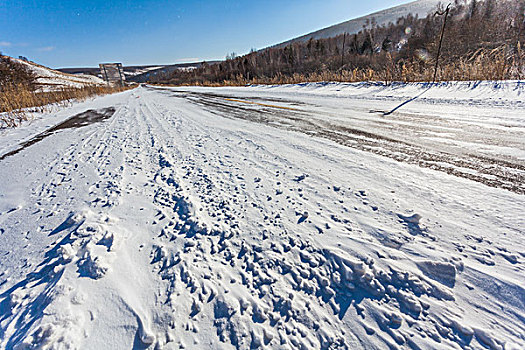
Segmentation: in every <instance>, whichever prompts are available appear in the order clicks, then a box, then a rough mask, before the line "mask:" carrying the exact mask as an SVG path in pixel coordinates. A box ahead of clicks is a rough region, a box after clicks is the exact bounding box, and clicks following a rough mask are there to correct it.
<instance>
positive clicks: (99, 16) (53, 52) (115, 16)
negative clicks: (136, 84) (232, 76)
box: [0, 0, 409, 68]
mask: <svg viewBox="0 0 525 350" xmlns="http://www.w3.org/2000/svg"><path fill="white" fill-rule="evenodd" d="M406 2H409V0H346V1H345V0H258V1H242V0H221V1H219V0H217V1H215V0H197V1H190V0H187V1H184V0H171V1H169V0H155V1H154V0H114V1H110V0H91V1H84V0H61V1H59V0H0V50H1V51H2V52H3V53H5V54H8V55H11V56H15V57H18V56H19V55H22V56H26V57H28V58H29V59H31V60H33V61H35V62H38V63H41V64H44V65H47V66H50V67H53V68H59V67H92V66H97V65H98V63H99V62H123V63H124V65H143V64H169V63H180V62H188V61H190V62H194V61H202V60H213V59H224V57H225V56H226V54H228V53H231V52H236V53H237V54H244V53H247V52H248V51H249V50H250V49H251V48H256V49H260V48H264V47H267V46H270V45H273V44H277V43H280V42H282V41H285V40H287V39H291V38H294V37H297V36H300V35H302V34H306V33H309V32H312V31H314V30H317V29H321V28H324V27H327V26H330V25H333V24H337V23H340V22H343V21H346V20H349V19H352V18H355V17H359V16H362V15H365V14H368V13H371V12H374V11H377V10H381V9H384V8H388V7H392V6H395V5H399V4H402V3H406Z"/></svg>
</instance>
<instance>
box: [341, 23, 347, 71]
mask: <svg viewBox="0 0 525 350" xmlns="http://www.w3.org/2000/svg"><path fill="white" fill-rule="evenodd" d="M345 44H346V32H344V34H343V50H342V51H341V81H343V66H344V65H345Z"/></svg>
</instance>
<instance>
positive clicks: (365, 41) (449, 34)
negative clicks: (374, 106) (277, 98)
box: [150, 0, 525, 85]
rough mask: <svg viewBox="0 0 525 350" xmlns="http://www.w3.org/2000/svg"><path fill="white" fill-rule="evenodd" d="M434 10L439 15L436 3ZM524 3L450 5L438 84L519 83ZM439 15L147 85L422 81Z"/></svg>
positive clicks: (230, 60) (233, 60)
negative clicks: (444, 81)
mask: <svg viewBox="0 0 525 350" xmlns="http://www.w3.org/2000/svg"><path fill="white" fill-rule="evenodd" d="M436 10H441V11H442V10H443V6H441V5H440V8H437V9H436ZM524 13H525V0H500V1H495V0H485V1H477V0H472V1H466V0H456V1H455V2H454V4H453V6H452V8H451V10H450V15H449V18H448V21H447V27H446V30H445V33H444V41H443V47H442V50H441V58H440V66H439V71H438V79H439V80H480V79H483V80H492V79H520V78H521V77H522V76H523V74H524V68H523V62H524V60H523V59H524V57H523V56H524V54H523V50H522V48H521V46H522V43H523V41H524V36H525V28H524V27H525V23H524V19H525V18H524ZM442 24H443V16H439V15H436V14H435V13H431V14H429V15H428V16H427V17H425V18H418V17H417V16H413V15H411V14H408V15H406V16H403V17H401V18H399V19H398V20H397V21H396V22H395V23H389V24H388V25H381V26H378V25H377V24H375V21H374V20H371V21H369V22H368V23H367V24H366V25H365V26H364V27H363V29H362V30H361V31H360V32H359V33H357V34H353V35H339V36H336V37H332V38H326V39H319V40H314V39H310V40H309V41H307V42H295V43H292V44H289V45H287V46H285V47H270V48H266V49H263V50H259V51H255V50H252V51H251V52H250V53H248V54H246V55H243V56H240V57H236V55H234V54H231V55H228V56H227V59H226V60H225V61H222V62H220V63H217V64H206V63H205V62H204V64H203V65H202V66H201V67H199V68H196V69H194V70H191V71H182V70H178V71H174V72H170V73H167V74H159V75H157V76H155V77H152V78H151V81H150V82H152V83H168V84H177V85H184V84H203V85H224V84H226V85H229V84H231V85H242V84H252V83H255V84H257V83H296V82H301V81H320V80H340V81H361V80H380V81H387V82H388V81H429V80H431V79H432V76H433V68H434V63H435V60H436V53H437V47H438V42H439V37H440V34H441V29H442Z"/></svg>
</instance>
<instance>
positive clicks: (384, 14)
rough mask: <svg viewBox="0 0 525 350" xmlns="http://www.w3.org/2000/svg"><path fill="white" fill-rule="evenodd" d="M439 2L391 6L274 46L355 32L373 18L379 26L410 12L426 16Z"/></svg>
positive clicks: (430, 1)
mask: <svg viewBox="0 0 525 350" xmlns="http://www.w3.org/2000/svg"><path fill="white" fill-rule="evenodd" d="M439 3H444V2H443V1H442V0H418V1H413V2H410V3H408V4H403V5H399V6H395V7H391V8H388V9H385V10H381V11H378V12H374V13H372V14H369V15H366V16H362V17H359V18H355V19H351V20H349V21H346V22H342V23H339V24H336V25H333V26H330V27H327V28H324V29H320V30H317V31H315V32H311V33H309V34H305V35H302V36H300V37H297V38H294V39H290V40H288V41H285V42H283V43H280V44H277V45H274V46H273V47H284V46H287V45H289V44H292V43H296V42H307V41H308V40H310V39H314V40H317V39H326V38H332V37H335V36H338V35H341V34H344V33H347V34H355V33H358V32H359V31H360V30H362V29H363V26H365V25H366V24H367V23H368V24H369V23H371V22H372V19H375V22H376V24H377V25H378V26H381V25H383V24H385V25H386V24H388V23H390V22H393V23H395V22H396V21H397V19H398V18H400V17H403V16H406V15H408V14H409V13H411V14H413V15H414V16H416V15H417V16H419V17H426V15H427V14H428V13H430V12H432V11H433V10H435V9H436V8H437V6H438V4H439Z"/></svg>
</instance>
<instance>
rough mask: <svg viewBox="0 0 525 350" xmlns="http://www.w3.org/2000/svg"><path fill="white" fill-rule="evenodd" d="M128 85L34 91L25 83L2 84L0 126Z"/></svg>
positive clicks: (123, 88)
mask: <svg viewBox="0 0 525 350" xmlns="http://www.w3.org/2000/svg"><path fill="white" fill-rule="evenodd" d="M128 89H129V87H112V86H85V87H82V88H62V89H58V90H54V91H34V90H33V89H32V88H31V87H29V86H27V85H25V84H13V85H8V86H3V87H2V89H1V90H0V126H7V127H15V126H18V125H20V123H21V122H22V121H24V120H28V119H29V118H30V117H31V115H32V113H34V112H45V111H48V110H50V109H51V108H53V107H56V106H67V105H69V104H71V103H72V101H82V100H85V99H87V98H89V97H92V96H97V95H106V94H112V93H115V92H120V91H124V90H128Z"/></svg>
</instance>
